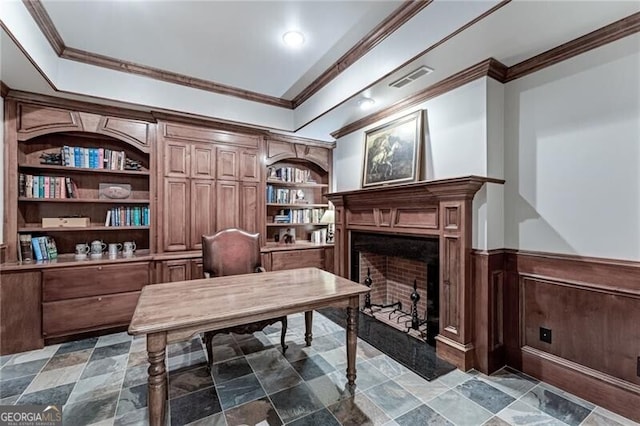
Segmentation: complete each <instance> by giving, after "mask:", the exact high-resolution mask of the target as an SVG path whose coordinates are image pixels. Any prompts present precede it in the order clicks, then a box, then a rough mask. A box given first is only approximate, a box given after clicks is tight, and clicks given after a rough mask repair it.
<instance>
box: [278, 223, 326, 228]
mask: <svg viewBox="0 0 640 426" xmlns="http://www.w3.org/2000/svg"><path fill="white" fill-rule="evenodd" d="M309 225H312V226H327V224H326V223H267V226H268V227H276V226H279V227H283V226H309Z"/></svg>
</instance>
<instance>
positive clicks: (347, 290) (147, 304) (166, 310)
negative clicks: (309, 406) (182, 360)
mask: <svg viewBox="0 0 640 426" xmlns="http://www.w3.org/2000/svg"><path fill="white" fill-rule="evenodd" d="M368 291H369V288H368V287H366V286H364V285H361V284H357V283H354V282H352V281H349V280H347V279H345V278H342V277H339V276H336V275H333V274H331V273H329V272H326V271H322V270H320V269H317V268H302V269H290V270H284V271H274V272H265V273H260V274H248V275H234V276H228V277H218V278H207V279H201V280H192V281H179V282H173V283H166V284H153V285H148V286H146V287H144V288H143V289H142V293H141V294H140V298H139V299H138V305H137V306H136V310H135V313H134V314H133V318H132V319H131V325H130V326H129V334H132V335H139V334H146V335H147V352H148V354H149V364H150V365H149V423H150V424H151V425H164V420H165V403H166V398H167V392H168V385H167V370H166V366H165V362H164V360H165V349H166V347H167V343H174V342H178V341H181V340H185V339H189V338H191V337H192V336H193V335H195V334H196V333H201V332H204V331H207V330H216V329H220V328H226V327H232V326H236V325H240V324H245V323H247V322H252V321H258V320H263V319H269V318H274V317H278V316H281V315H288V314H293V313H297V312H305V323H306V327H307V332H306V334H305V340H306V343H307V345H309V344H310V343H311V339H312V336H311V325H312V324H311V322H312V312H313V310H314V309H319V308H324V307H327V306H336V307H346V308H347V333H346V334H347V380H348V382H349V385H354V384H355V380H356V342H357V330H358V326H357V321H358V300H359V298H358V296H359V295H361V294H364V293H366V292H368Z"/></svg>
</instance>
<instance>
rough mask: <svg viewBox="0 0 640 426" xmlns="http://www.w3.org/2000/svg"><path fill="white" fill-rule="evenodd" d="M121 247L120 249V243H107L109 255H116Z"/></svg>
mask: <svg viewBox="0 0 640 426" xmlns="http://www.w3.org/2000/svg"><path fill="white" fill-rule="evenodd" d="M121 249H122V244H120V243H110V244H109V256H117V255H118V253H119V252H120V250H121Z"/></svg>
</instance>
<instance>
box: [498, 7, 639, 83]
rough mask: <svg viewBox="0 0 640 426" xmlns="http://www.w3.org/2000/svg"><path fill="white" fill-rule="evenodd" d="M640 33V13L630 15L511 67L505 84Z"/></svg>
mask: <svg viewBox="0 0 640 426" xmlns="http://www.w3.org/2000/svg"><path fill="white" fill-rule="evenodd" d="M638 31H640V12H637V13H634V14H633V15H629V16H627V17H626V18H623V19H620V20H619V21H616V22H614V23H612V24H609V25H607V26H605V27H602V28H600V29H597V30H595V31H592V32H590V33H589V34H585V35H584V36H582V37H578V38H576V39H574V40H571V41H569V42H567V43H564V44H561V45H560V46H557V47H554V48H553V49H550V50H547V51H546V52H544V53H541V54H539V55H536V56H534V57H532V58H529V59H527V60H525V61H522V62H520V63H518V64H516V65H513V66H511V67H509V70H508V72H507V76H506V79H505V81H504V82H509V81H513V80H516V79H518V78H521V77H524V76H525V75H528V74H531V73H534V72H536V71H540V70H541V69H544V68H546V67H549V66H551V65H554V64H557V63H559V62H562V61H566V60H567V59H570V58H573V57H574V56H577V55H580V54H581V53H585V52H588V51H590V50H593V49H596V48H598V47H601V46H604V45H605V44H609V43H612V42H614V41H617V40H619V39H621V38H624V37H627V36H629V35H632V34H635V33H637V32H638Z"/></svg>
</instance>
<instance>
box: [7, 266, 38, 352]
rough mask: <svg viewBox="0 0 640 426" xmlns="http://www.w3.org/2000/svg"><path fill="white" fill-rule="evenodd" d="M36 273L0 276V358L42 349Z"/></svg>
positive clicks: (16, 273)
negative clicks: (0, 356)
mask: <svg viewBox="0 0 640 426" xmlns="http://www.w3.org/2000/svg"><path fill="white" fill-rule="evenodd" d="M41 294H42V293H41V282H40V271H37V272H15V273H9V274H6V273H3V274H2V276H0V355H6V354H13V353H16V352H24V351H29V350H32V349H40V348H42V347H44V340H43V339H42V314H41V312H42V311H41V309H40V302H41Z"/></svg>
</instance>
